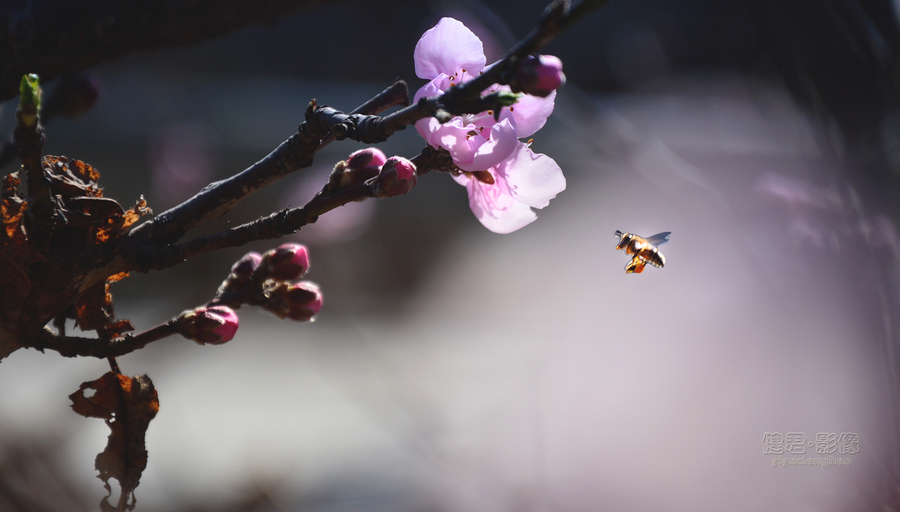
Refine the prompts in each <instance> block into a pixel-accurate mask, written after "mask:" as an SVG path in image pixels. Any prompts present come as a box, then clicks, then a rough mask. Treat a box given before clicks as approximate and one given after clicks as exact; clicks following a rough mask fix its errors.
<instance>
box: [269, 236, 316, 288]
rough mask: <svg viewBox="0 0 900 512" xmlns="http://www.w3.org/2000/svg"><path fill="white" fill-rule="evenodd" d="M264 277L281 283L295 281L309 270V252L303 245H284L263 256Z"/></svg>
mask: <svg viewBox="0 0 900 512" xmlns="http://www.w3.org/2000/svg"><path fill="white" fill-rule="evenodd" d="M263 260H265V262H266V276H267V277H271V278H272V279H278V280H281V281H290V280H293V279H297V278H298V277H300V276H302V275H303V274H305V273H306V271H307V270H309V251H308V250H307V249H306V246H305V245H300V244H284V245H282V246H280V247H278V248H276V249H272V250H270V251H267V252H266V254H265V255H263Z"/></svg>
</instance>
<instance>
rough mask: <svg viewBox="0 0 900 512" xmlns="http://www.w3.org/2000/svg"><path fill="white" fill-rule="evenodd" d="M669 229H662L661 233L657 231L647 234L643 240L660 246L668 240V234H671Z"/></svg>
mask: <svg viewBox="0 0 900 512" xmlns="http://www.w3.org/2000/svg"><path fill="white" fill-rule="evenodd" d="M671 234H672V232H671V231H663V232H662V233H657V234H655V235H653V236H648V237H647V238H645V239H644V240H646V241H647V243H648V244H650V245H655V246H660V245H662V244H664V243H666V242H668V241H669V235H671Z"/></svg>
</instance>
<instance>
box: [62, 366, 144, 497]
mask: <svg viewBox="0 0 900 512" xmlns="http://www.w3.org/2000/svg"><path fill="white" fill-rule="evenodd" d="M88 390H92V391H88ZM86 391H88V394H90V396H86V395H85V392H86ZM69 399H70V400H72V409H73V410H74V411H75V412H77V413H78V414H80V415H82V416H84V417H86V418H103V420H104V421H106V424H107V425H108V426H109V428H110V430H111V432H110V434H109V439H108V441H107V444H106V449H105V450H103V451H102V452H101V453H100V454H98V455H97V458H96V459H95V461H94V466H95V467H96V468H97V471H99V472H100V474H99V475H98V476H97V477H98V478H99V479H100V480H102V481H103V486H104V488H106V490H107V492H108V493H109V494H108V495H107V496H106V497H105V498H103V501H101V502H100V508H101V510H104V511H106V510H115V507H114V506H113V505H112V504H110V503H109V497H110V496H111V495H112V489H111V488H110V485H109V479H110V478H115V479H116V480H117V481H118V482H119V485H120V486H121V487H122V495H123V496H125V497H126V500H127V499H128V497H129V495H130V500H131V502H130V503H128V502H127V501H126V508H127V509H128V510H134V506H135V505H136V503H137V500H136V499H135V497H134V489H135V488H136V487H137V486H138V484H139V483H140V479H141V473H143V471H144V469H145V468H146V467H147V449H146V446H145V444H144V437H145V434H146V433H147V427H148V426H149V425H150V421H151V420H152V419H153V418H154V417H155V416H156V413H157V412H159V397H158V396H157V394H156V389H154V387H153V382H152V381H151V380H150V378H149V377H147V376H146V375H143V376H135V377H127V376H125V375H121V374H115V373H112V372H108V373H106V374H105V375H103V376H102V377H100V378H99V379H97V380H95V381H91V382H83V383H82V384H81V386H79V387H78V391H76V392H74V393H72V394H71V395H69Z"/></svg>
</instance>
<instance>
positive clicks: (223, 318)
mask: <svg viewBox="0 0 900 512" xmlns="http://www.w3.org/2000/svg"><path fill="white" fill-rule="evenodd" d="M239 323H240V322H239V319H238V316H237V314H235V312H234V311H233V310H232V309H231V308H229V307H228V306H209V307H206V306H204V307H199V308H197V309H194V310H192V311H185V312H184V313H182V314H181V315H180V316H179V317H178V321H177V325H178V326H179V327H180V331H181V335H182V336H184V337H185V338H188V339H191V340H194V341H196V342H197V343H199V344H200V345H206V344H210V345H221V344H222V343H227V342H229V341H231V339H232V338H234V333H235V332H237V330H238V325H239Z"/></svg>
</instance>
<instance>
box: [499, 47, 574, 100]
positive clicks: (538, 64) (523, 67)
mask: <svg viewBox="0 0 900 512" xmlns="http://www.w3.org/2000/svg"><path fill="white" fill-rule="evenodd" d="M565 83H566V75H564V74H563V72H562V61H561V60H559V59H558V58H557V57H554V56H552V55H538V56H536V57H535V56H533V55H529V56H528V57H526V58H525V60H523V61H522V62H521V63H520V64H519V67H518V69H517V70H516V72H515V74H514V75H513V77H512V79H511V80H510V83H509V85H510V87H512V88H513V90H518V91H522V92H524V93H527V94H531V95H534V96H541V97H546V96H549V95H550V93H552V92H553V91H555V90H556V89H558V88H559V87H560V86H561V85H563V84H565Z"/></svg>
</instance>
